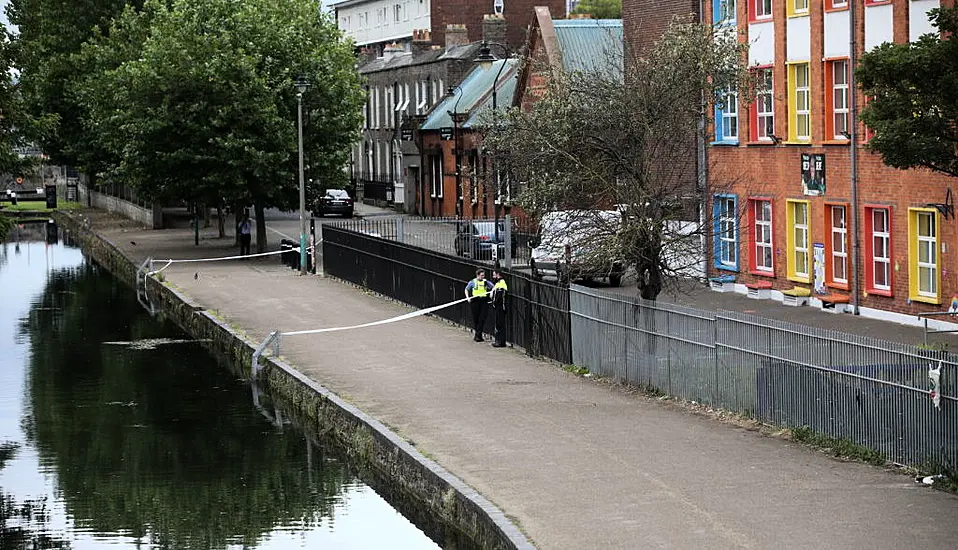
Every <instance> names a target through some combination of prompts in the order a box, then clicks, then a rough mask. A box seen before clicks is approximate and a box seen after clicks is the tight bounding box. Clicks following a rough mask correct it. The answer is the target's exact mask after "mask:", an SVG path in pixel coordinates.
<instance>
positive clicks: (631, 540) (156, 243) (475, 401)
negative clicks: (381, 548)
mask: <svg viewBox="0 0 958 550" xmlns="http://www.w3.org/2000/svg"><path fill="white" fill-rule="evenodd" d="M94 227H97V223H96V222H95V223H94ZM100 232H101V234H102V235H104V236H105V237H106V238H108V239H109V240H111V241H112V242H113V243H114V244H116V245H117V246H119V247H120V248H121V249H122V250H123V251H124V252H125V253H126V254H127V255H128V256H129V257H130V258H131V259H132V260H134V261H142V259H143V258H146V257H147V256H152V257H154V258H165V257H173V258H186V257H202V256H222V255H228V254H230V253H235V250H236V249H235V248H233V247H231V246H229V244H231V242H232V240H231V239H229V240H228V241H229V242H221V241H218V240H216V239H213V238H207V237H210V236H209V235H204V239H203V241H202V243H201V246H200V247H194V246H193V244H192V235H191V234H190V233H189V232H188V231H187V230H165V231H145V230H139V229H136V228H133V227H125V228H116V227H113V228H101V231H100ZM133 243H136V244H133ZM164 273H165V275H166V277H167V278H168V279H169V280H170V281H171V282H172V283H174V284H175V285H177V286H178V287H179V288H180V289H181V290H182V291H184V292H185V293H186V294H187V295H189V296H191V297H192V298H194V299H195V300H197V301H198V302H199V303H200V304H202V305H203V306H205V307H206V308H208V309H211V310H216V311H217V312H218V313H219V314H220V315H221V316H223V317H225V318H226V319H228V320H229V321H230V322H231V323H232V324H234V325H237V326H240V327H242V328H243V329H244V330H245V331H246V332H247V333H248V334H250V335H251V336H252V337H254V338H257V339H262V338H263V337H265V336H266V335H267V334H268V332H269V331H271V330H275V329H280V330H283V331H291V330H300V329H313V328H320V327H333V326H342V325H353V324H359V323H364V322H368V321H375V320H379V319H385V318H389V317H393V316H395V315H398V314H401V313H405V312H407V311H409V310H408V308H405V307H403V306H401V305H399V304H396V303H392V302H389V301H386V300H382V299H380V298H377V297H375V296H372V295H368V294H365V293H363V292H361V291H360V290H358V289H356V288H353V287H351V286H348V285H346V284H343V283H341V282H338V281H336V280H333V279H329V278H325V277H322V276H309V277H300V276H298V274H297V273H295V272H293V271H292V270H289V269H288V268H285V267H283V266H281V265H280V264H279V261H278V259H275V258H271V259H268V260H261V261H248V262H221V263H210V264H174V265H173V266H171V267H170V268H169V269H167V270H166V271H165V272H164ZM282 353H283V355H284V356H286V357H287V359H288V361H289V362H290V363H291V364H292V365H294V366H295V367H296V368H298V369H300V370H301V371H302V372H303V373H305V374H307V375H308V376H310V377H312V378H313V379H314V380H316V381H317V382H319V383H321V384H323V385H324V386H326V387H328V388H329V389H331V390H332V391H334V392H336V393H337V394H339V395H340V396H342V397H343V398H345V399H347V400H349V401H350V402H352V403H353V404H355V405H357V406H358V407H360V408H361V409H363V410H365V411H366V412H368V413H369V414H371V415H372V416H374V417H376V418H378V419H380V420H381V421H383V422H384V423H386V424H387V425H389V426H391V427H392V428H393V429H394V430H396V431H397V432H398V433H399V434H400V435H401V436H402V437H404V438H406V439H408V440H409V441H411V442H413V444H415V445H416V446H417V447H418V448H419V449H420V450H421V451H422V452H423V453H424V454H427V455H428V456H430V457H431V458H433V459H434V460H436V461H437V462H438V463H440V464H441V465H443V466H444V467H445V468H447V469H448V470H449V471H451V472H452V473H453V474H455V475H456V476H458V477H460V478H461V479H462V480H464V481H465V482H466V483H468V484H470V485H471V486H473V487H474V488H476V489H477V490H478V491H479V492H480V493H482V494H483V495H484V496H486V497H487V498H488V499H489V500H491V501H492V502H494V503H495V504H497V505H498V506H499V507H500V508H501V509H502V510H503V511H504V512H505V513H506V514H508V515H509V516H510V517H512V518H514V519H515V520H516V521H517V523H518V524H519V525H520V526H521V528H522V529H523V530H524V531H525V532H526V533H527V535H528V536H529V537H530V539H531V540H532V541H533V542H534V544H535V545H536V546H537V547H538V548H541V549H574V550H584V549H592V548H596V549H598V548H603V549H606V548H622V549H632V548H762V549H764V548H928V549H932V548H935V549H937V548H942V549H944V548H955V547H956V545H958V542H956V541H958V521H955V518H958V497H956V496H953V495H949V494H945V493H942V492H939V491H934V490H931V489H928V488H924V487H921V486H918V485H916V484H915V483H914V481H912V480H911V479H910V478H909V477H907V476H904V475H900V474H896V473H892V472H888V471H885V470H883V469H880V468H875V467H871V466H865V465H861V464H855V463H846V462H841V461H838V460H834V459H831V458H829V457H827V456H825V455H823V454H822V453H820V452H818V451H816V450H814V449H811V448H808V447H805V446H803V445H800V444H795V443H792V442H789V441H786V440H783V439H781V438H777V437H769V436H765V435H762V434H761V433H759V432H757V431H755V430H750V429H746V428H742V427H737V426H734V425H730V424H727V423H721V422H718V421H716V420H714V419H711V418H707V417H704V416H702V415H698V414H693V413H690V412H688V411H686V410H684V409H682V408H679V407H677V406H674V405H670V404H668V403H664V402H661V401H657V400H655V399H652V398H649V397H646V396H642V395H629V394H627V393H625V392H623V391H622V390H621V389H617V388H613V387H610V386H608V385H606V384H603V383H598V382H595V381H592V380H588V379H583V378H579V377H576V376H574V375H572V374H569V373H567V372H565V371H563V370H561V369H560V368H558V367H556V366H554V365H552V364H548V363H544V362H541V361H537V360H533V359H531V358H528V357H526V356H524V355H523V354H521V353H520V352H518V351H516V350H508V349H507V350H498V349H493V348H491V347H490V346H489V345H488V344H477V343H474V342H472V340H471V335H470V334H468V333H466V332H464V331H462V330H460V329H458V328H456V327H453V326H450V325H449V324H446V323H443V322H440V321H438V320H435V319H432V318H415V319H412V320H409V321H405V322H402V323H396V324H390V325H384V326H379V327H375V328H370V329H361V330H353V331H344V332H336V333H330V334H318V335H312V336H296V337H287V338H285V339H284V341H283V350H282Z"/></svg>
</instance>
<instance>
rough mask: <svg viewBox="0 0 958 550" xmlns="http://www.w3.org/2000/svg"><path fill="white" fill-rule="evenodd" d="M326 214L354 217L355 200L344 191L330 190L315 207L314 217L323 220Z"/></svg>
mask: <svg viewBox="0 0 958 550" xmlns="http://www.w3.org/2000/svg"><path fill="white" fill-rule="evenodd" d="M326 214H341V215H343V216H345V217H347V218H352V217H353V199H352V198H350V196H349V193H347V192H346V191H343V190H342V189H328V190H327V191H326V194H325V195H323V196H322V197H320V198H319V199H318V200H317V201H316V204H315V205H313V215H314V216H317V217H320V218H322V217H323V216H325V215H326Z"/></svg>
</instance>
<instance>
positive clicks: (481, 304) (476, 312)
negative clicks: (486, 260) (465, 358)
mask: <svg viewBox="0 0 958 550" xmlns="http://www.w3.org/2000/svg"><path fill="white" fill-rule="evenodd" d="M490 292H492V283H490V282H489V281H487V280H486V272H485V270H483V269H477V270H476V278H475V279H473V280H471V281H469V284H467V285H466V298H467V299H468V300H469V306H470V307H471V308H472V327H473V330H474V331H475V333H476V335H475V336H474V337H473V338H472V339H473V340H475V341H476V342H482V341H483V339H482V328H483V326H484V325H485V324H486V304H487V303H488V302H489V293H490Z"/></svg>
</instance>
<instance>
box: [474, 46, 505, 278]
mask: <svg viewBox="0 0 958 550" xmlns="http://www.w3.org/2000/svg"><path fill="white" fill-rule="evenodd" d="M491 46H498V47H500V48H502V52H503V54H504V55H505V58H504V59H503V60H502V64H500V65H499V70H498V71H497V72H496V77H495V78H494V79H493V80H492V116H493V117H494V118H493V120H494V121H495V124H496V125H498V122H499V117H498V114H499V112H498V107H499V106H498V105H497V103H496V91H497V90H496V88H498V86H499V77H500V76H502V70H503V69H504V68H505V67H506V64H507V62H508V60H509V57H510V55H511V54H510V52H509V48H508V47H506V46H505V45H503V44H500V43H498V42H487V41H483V42H482V46H481V47H480V48H479V55H478V56H477V57H476V59H475V62H476V63H478V64H479V66H480V67H482V68H483V69H484V70H489V68H490V67H492V64H493V63H495V62H496V61H498V59H497V58H496V56H495V55H493V54H492V49H491ZM492 173H493V176H492V177H493V178H495V180H496V198H495V202H494V203H493V205H492V211H493V228H494V229H493V231H495V239H496V244H495V245H494V246H499V205H500V204H502V182H501V180H500V178H499V168H498V167H497V166H496V161H495V159H492ZM505 246H511V244H510V243H506V244H505ZM496 267H498V265H497V266H496Z"/></svg>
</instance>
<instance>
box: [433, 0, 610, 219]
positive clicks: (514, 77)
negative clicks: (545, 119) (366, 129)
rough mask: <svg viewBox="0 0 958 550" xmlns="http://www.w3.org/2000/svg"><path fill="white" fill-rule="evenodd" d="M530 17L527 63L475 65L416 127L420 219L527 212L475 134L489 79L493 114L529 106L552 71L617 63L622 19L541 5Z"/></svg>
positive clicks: (488, 98) (487, 103)
mask: <svg viewBox="0 0 958 550" xmlns="http://www.w3.org/2000/svg"><path fill="white" fill-rule="evenodd" d="M533 13H534V18H533V22H532V24H531V25H530V27H529V29H530V30H529V34H528V41H527V44H526V45H525V46H524V47H523V51H524V52H525V57H526V59H524V60H523V62H522V63H520V62H519V61H518V60H515V59H511V60H509V61H498V62H496V63H495V64H494V65H493V67H491V68H489V69H483V68H481V67H479V68H476V69H475V70H474V71H473V72H472V74H470V75H469V76H468V77H466V79H465V80H464V81H463V82H462V84H461V85H460V86H459V88H458V89H456V90H455V93H453V94H452V95H450V96H448V97H447V98H446V99H445V100H444V101H443V102H442V103H440V104H439V105H437V106H436V107H435V108H434V109H433V110H432V111H431V112H430V113H429V117H428V119H427V120H426V121H425V123H424V124H423V125H422V126H421V128H420V140H421V142H422V151H423V161H422V165H423V167H424V168H423V170H422V176H423V179H422V183H421V192H420V196H419V201H420V205H421V208H422V210H421V211H422V212H423V213H424V215H427V216H449V217H452V216H456V215H457V214H458V213H459V212H461V214H462V217H464V218H479V217H492V216H494V215H495V214H496V213H495V207H496V205H497V204H498V205H501V206H505V207H506V209H507V210H508V211H509V213H511V214H512V215H513V216H514V217H516V218H517V219H519V220H520V223H521V222H522V221H523V220H524V218H525V215H524V214H523V213H522V212H521V210H519V209H518V208H515V207H513V206H512V198H513V195H514V194H515V193H516V192H518V189H515V188H513V185H512V182H509V181H507V180H503V179H498V180H497V178H496V176H495V175H494V173H493V172H492V166H491V163H490V160H489V159H487V158H485V156H483V155H482V154H481V153H480V151H481V141H480V136H479V135H478V134H477V133H476V132H475V126H476V125H477V123H478V121H479V118H480V115H479V113H481V112H482V111H484V110H486V109H490V108H491V107H492V91H493V82H497V86H496V87H495V90H496V94H497V101H496V107H497V108H498V109H504V108H507V107H509V106H523V107H528V106H530V105H531V104H532V102H534V101H535V100H536V99H537V98H538V97H541V94H542V93H544V91H545V87H546V86H547V85H548V77H549V74H550V72H551V71H555V70H559V71H562V70H564V71H584V72H590V71H599V70H608V68H609V65H608V63H609V62H610V59H609V58H610V57H611V58H612V61H613V62H614V61H615V60H618V61H621V59H622V55H621V52H622V22H621V21H620V20H594V19H553V18H552V14H551V12H550V10H549V8H547V7H544V6H539V7H537V8H536V9H535V10H534V12H533ZM500 69H501V75H500V76H499V77H498V80H497V79H496V74H497V73H498V72H499V70H500ZM457 159H458V163H457ZM457 165H458V166H460V170H458V171H457V170H456V167H457ZM457 174H458V177H457ZM497 181H498V183H496V182H497ZM487 186H488V188H487ZM500 191H501V192H500Z"/></svg>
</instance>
